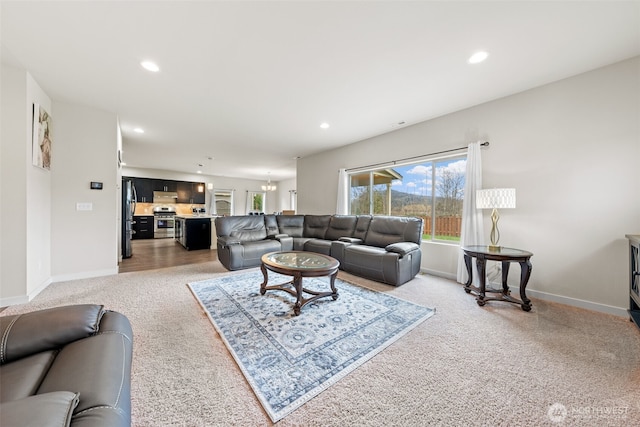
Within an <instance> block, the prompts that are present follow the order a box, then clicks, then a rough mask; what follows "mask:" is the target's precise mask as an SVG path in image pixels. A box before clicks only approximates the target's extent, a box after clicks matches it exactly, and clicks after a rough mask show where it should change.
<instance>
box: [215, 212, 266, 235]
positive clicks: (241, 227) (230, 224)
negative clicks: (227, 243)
mask: <svg viewBox="0 0 640 427" xmlns="http://www.w3.org/2000/svg"><path fill="white" fill-rule="evenodd" d="M264 217H265V216H264V215H242V216H227V217H219V218H216V219H215V224H216V234H217V235H218V237H221V236H233V234H232V233H233V232H234V231H249V232H251V231H260V230H265V219H264ZM264 233H265V236H266V231H264Z"/></svg>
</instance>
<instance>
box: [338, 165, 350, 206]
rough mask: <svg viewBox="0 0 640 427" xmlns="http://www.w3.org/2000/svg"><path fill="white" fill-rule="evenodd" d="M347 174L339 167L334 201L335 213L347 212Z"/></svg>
mask: <svg viewBox="0 0 640 427" xmlns="http://www.w3.org/2000/svg"><path fill="white" fill-rule="evenodd" d="M348 179H349V175H348V174H347V171H346V170H345V169H340V171H339V175H338V201H337V203H336V215H347V214H348V213H349V182H348Z"/></svg>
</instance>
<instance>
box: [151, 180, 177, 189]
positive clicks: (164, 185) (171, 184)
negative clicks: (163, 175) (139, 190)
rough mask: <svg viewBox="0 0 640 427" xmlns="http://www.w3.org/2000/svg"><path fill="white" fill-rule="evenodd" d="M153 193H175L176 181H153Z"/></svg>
mask: <svg viewBox="0 0 640 427" xmlns="http://www.w3.org/2000/svg"><path fill="white" fill-rule="evenodd" d="M153 191H164V192H167V191H171V192H176V191H178V181H173V180H170V179H154V180H153Z"/></svg>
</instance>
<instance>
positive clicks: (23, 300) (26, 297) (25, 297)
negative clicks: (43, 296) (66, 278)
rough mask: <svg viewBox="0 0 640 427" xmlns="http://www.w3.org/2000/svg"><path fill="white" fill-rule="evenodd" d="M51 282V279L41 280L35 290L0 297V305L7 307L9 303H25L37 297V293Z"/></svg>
mask: <svg viewBox="0 0 640 427" xmlns="http://www.w3.org/2000/svg"><path fill="white" fill-rule="evenodd" d="M51 283H53V282H52V281H51V279H47V280H45V281H44V282H42V284H41V285H40V286H38V288H37V289H36V290H35V291H33V292H31V293H29V294H28V295H18V296H15V297H9V298H0V307H9V306H11V305H18V304H26V303H28V302H30V301H31V300H32V299H34V298H35V297H37V296H38V294H39V293H40V292H42V291H44V290H45V289H46V288H47V286H49V285H50V284H51Z"/></svg>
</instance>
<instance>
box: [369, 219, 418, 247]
mask: <svg viewBox="0 0 640 427" xmlns="http://www.w3.org/2000/svg"><path fill="white" fill-rule="evenodd" d="M421 239H422V220H421V219H419V218H407V217H392V216H387V217H373V218H372V219H371V224H370V225H369V230H368V231H367V236H366V238H365V239H364V243H365V245H370V246H377V247H380V248H384V247H385V246H387V245H390V244H392V243H397V242H413V243H417V244H420V241H421Z"/></svg>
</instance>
